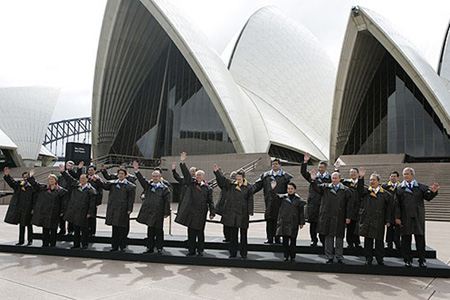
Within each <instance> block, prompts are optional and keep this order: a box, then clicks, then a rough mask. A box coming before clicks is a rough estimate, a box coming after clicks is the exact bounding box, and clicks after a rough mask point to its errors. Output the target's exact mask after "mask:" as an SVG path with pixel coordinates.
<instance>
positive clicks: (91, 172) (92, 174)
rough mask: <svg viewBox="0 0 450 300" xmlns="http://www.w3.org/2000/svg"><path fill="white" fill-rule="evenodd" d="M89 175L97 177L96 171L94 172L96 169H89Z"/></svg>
mask: <svg viewBox="0 0 450 300" xmlns="http://www.w3.org/2000/svg"><path fill="white" fill-rule="evenodd" d="M88 175H89V176H94V175H95V170H94V168H89V169H88Z"/></svg>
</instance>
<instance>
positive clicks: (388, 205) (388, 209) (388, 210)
mask: <svg viewBox="0 0 450 300" xmlns="http://www.w3.org/2000/svg"><path fill="white" fill-rule="evenodd" d="M384 209H385V214H384V215H385V220H384V223H391V222H392V196H391V195H390V194H389V193H388V192H386V197H385V201H384Z"/></svg>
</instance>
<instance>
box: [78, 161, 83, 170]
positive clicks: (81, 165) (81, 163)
mask: <svg viewBox="0 0 450 300" xmlns="http://www.w3.org/2000/svg"><path fill="white" fill-rule="evenodd" d="M83 166H84V161H80V163H79V164H78V169H81V168H82V167H83Z"/></svg>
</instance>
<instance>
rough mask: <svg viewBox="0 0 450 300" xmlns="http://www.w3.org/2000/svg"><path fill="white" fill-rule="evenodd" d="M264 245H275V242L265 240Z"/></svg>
mask: <svg viewBox="0 0 450 300" xmlns="http://www.w3.org/2000/svg"><path fill="white" fill-rule="evenodd" d="M264 244H273V240H265V241H264Z"/></svg>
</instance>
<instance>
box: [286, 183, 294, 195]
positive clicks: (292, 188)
mask: <svg viewBox="0 0 450 300" xmlns="http://www.w3.org/2000/svg"><path fill="white" fill-rule="evenodd" d="M287 192H288V194H289V195H293V194H295V188H294V187H293V186H292V185H290V184H289V185H288V187H287Z"/></svg>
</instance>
